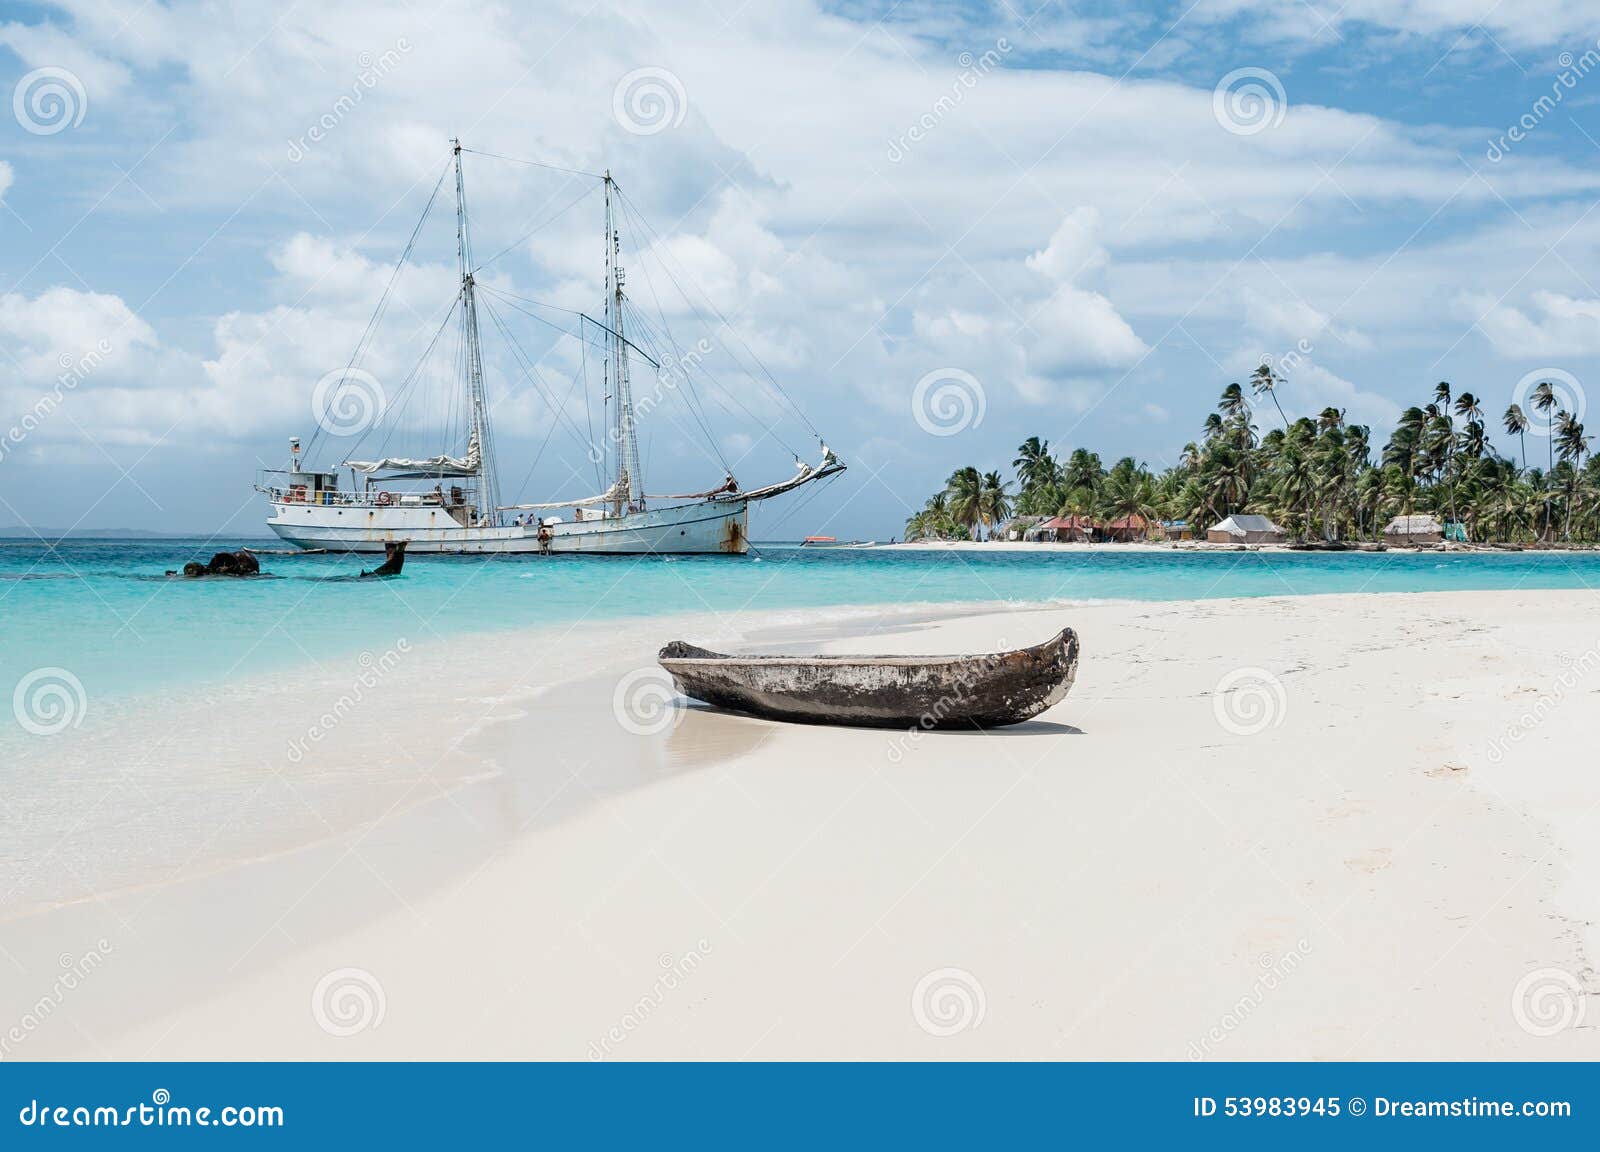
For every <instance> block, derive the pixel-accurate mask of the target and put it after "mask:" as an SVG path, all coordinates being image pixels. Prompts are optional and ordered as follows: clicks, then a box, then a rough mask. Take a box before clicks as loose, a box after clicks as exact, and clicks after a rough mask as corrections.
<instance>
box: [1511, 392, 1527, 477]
mask: <svg viewBox="0 0 1600 1152" xmlns="http://www.w3.org/2000/svg"><path fill="white" fill-rule="evenodd" d="M1505 426H1506V432H1508V433H1509V434H1510V435H1512V436H1515V437H1516V438H1517V440H1518V442H1520V443H1521V445H1522V470H1523V471H1524V472H1526V471H1527V470H1528V440H1527V433H1528V418H1527V417H1526V416H1524V415H1523V414H1522V409H1521V408H1520V407H1518V406H1517V405H1516V404H1513V405H1511V406H1510V407H1509V408H1507V409H1506V414H1505Z"/></svg>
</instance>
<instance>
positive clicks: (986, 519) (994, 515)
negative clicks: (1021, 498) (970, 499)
mask: <svg viewBox="0 0 1600 1152" xmlns="http://www.w3.org/2000/svg"><path fill="white" fill-rule="evenodd" d="M1010 488H1011V484H1010V482H1009V481H1005V480H1001V479H1000V473H998V472H985V473H984V474H983V482H982V486H981V487H980V489H979V492H978V515H979V518H980V519H981V520H982V521H983V525H984V527H985V528H987V529H988V530H989V538H990V539H991V540H992V539H994V534H995V530H996V528H998V527H999V525H1001V524H1002V523H1004V522H1005V521H1006V520H1008V519H1009V518H1010V517H1011V492H1010Z"/></svg>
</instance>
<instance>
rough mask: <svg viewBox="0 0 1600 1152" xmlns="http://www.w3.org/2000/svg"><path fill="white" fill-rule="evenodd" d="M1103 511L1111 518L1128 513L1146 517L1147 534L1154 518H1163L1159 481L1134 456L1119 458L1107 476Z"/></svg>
mask: <svg viewBox="0 0 1600 1152" xmlns="http://www.w3.org/2000/svg"><path fill="white" fill-rule="evenodd" d="M1100 511H1101V513H1102V514H1103V515H1104V516H1105V517H1106V518H1107V519H1109V520H1116V519H1120V518H1122V517H1125V516H1126V517H1133V516H1138V517H1140V518H1142V519H1143V520H1144V522H1145V535H1147V536H1148V535H1149V533H1150V523H1151V521H1153V520H1158V519H1160V513H1159V511H1158V510H1157V508H1156V490H1155V481H1154V480H1153V479H1152V477H1151V475H1150V473H1149V472H1148V471H1146V470H1145V469H1144V468H1143V467H1141V466H1140V465H1139V464H1138V463H1137V462H1136V461H1135V460H1134V459H1133V457H1131V456H1124V457H1123V458H1122V459H1121V460H1118V461H1117V463H1116V467H1114V468H1112V469H1111V471H1110V473H1109V474H1108V475H1107V476H1106V479H1105V483H1104V484H1103V485H1101V489H1100Z"/></svg>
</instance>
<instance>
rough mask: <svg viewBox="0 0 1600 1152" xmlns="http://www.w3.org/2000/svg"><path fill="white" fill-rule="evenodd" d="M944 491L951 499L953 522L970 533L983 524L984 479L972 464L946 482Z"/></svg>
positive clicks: (953, 474)
mask: <svg viewBox="0 0 1600 1152" xmlns="http://www.w3.org/2000/svg"><path fill="white" fill-rule="evenodd" d="M944 490H945V492H946V494H947V495H948V496H949V499H950V519H951V520H953V521H955V522H956V523H957V524H960V525H961V526H962V527H964V528H966V529H967V531H968V532H972V531H973V530H975V529H976V528H977V527H978V525H980V524H982V523H983V477H982V476H981V475H979V473H978V470H977V469H976V468H974V467H972V465H970V464H969V465H967V466H966V467H965V468H957V469H956V470H955V471H954V472H952V473H950V479H949V480H947V481H945V488H944ZM980 539H981V537H980Z"/></svg>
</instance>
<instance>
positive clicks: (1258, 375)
mask: <svg viewBox="0 0 1600 1152" xmlns="http://www.w3.org/2000/svg"><path fill="white" fill-rule="evenodd" d="M1282 383H1283V377H1282V376H1279V375H1278V374H1277V373H1276V372H1274V371H1273V370H1272V365H1271V364H1262V365H1261V366H1260V367H1259V368H1257V369H1256V370H1255V371H1254V372H1252V373H1251V374H1250V391H1251V392H1253V393H1255V394H1256V395H1257V396H1260V395H1261V394H1262V393H1266V394H1267V395H1268V396H1271V397H1272V404H1273V407H1275V408H1277V410H1278V417H1279V418H1280V419H1281V420H1282V421H1283V426H1284V427H1285V428H1287V427H1288V426H1289V418H1288V417H1287V416H1285V415H1284V414H1283V405H1282V404H1279V403H1278V385H1279V384H1282Z"/></svg>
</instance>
